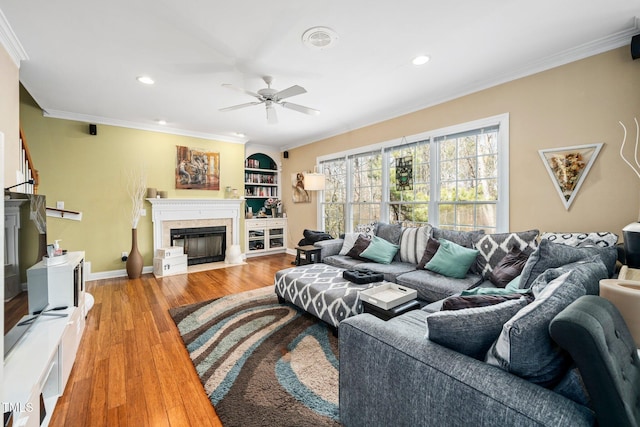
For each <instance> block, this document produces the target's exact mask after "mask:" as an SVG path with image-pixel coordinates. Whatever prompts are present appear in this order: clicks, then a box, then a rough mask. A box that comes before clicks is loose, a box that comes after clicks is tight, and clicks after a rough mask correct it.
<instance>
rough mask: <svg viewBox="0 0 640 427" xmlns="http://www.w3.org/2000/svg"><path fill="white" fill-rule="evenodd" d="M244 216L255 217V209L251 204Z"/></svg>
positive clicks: (247, 217)
mask: <svg viewBox="0 0 640 427" xmlns="http://www.w3.org/2000/svg"><path fill="white" fill-rule="evenodd" d="M244 217H245V218H246V219H252V218H253V209H252V208H251V206H248V207H247V212H246V213H245V214H244Z"/></svg>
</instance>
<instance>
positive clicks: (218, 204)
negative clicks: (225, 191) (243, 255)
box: [147, 198, 244, 253]
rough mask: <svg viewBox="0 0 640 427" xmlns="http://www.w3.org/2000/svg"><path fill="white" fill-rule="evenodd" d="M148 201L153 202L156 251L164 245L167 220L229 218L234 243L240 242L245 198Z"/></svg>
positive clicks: (154, 245) (154, 244) (154, 247)
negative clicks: (241, 213)
mask: <svg viewBox="0 0 640 427" xmlns="http://www.w3.org/2000/svg"><path fill="white" fill-rule="evenodd" d="M147 201H148V202H149V203H151V220H152V221H153V252H154V253H155V252H156V250H157V249H159V248H162V247H163V227H164V225H163V223H164V222H166V221H191V220H217V219H229V220H231V226H232V230H231V237H232V239H231V241H232V242H233V244H234V245H239V244H240V212H241V206H242V203H243V202H244V199H151V198H149V199H147ZM227 242H229V240H227ZM164 246H166V244H165V245H164Z"/></svg>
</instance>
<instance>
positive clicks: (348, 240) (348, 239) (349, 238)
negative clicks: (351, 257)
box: [339, 233, 360, 255]
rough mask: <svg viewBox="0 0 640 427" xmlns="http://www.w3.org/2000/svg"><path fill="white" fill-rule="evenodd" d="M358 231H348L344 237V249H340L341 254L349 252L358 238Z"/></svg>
mask: <svg viewBox="0 0 640 427" xmlns="http://www.w3.org/2000/svg"><path fill="white" fill-rule="evenodd" d="M358 236H360V235H359V234H358V233H346V234H345V235H344V237H343V239H344V240H343V242H342V249H340V253H339V255H346V254H348V253H349V251H350V250H351V248H352V247H353V244H354V243H355V242H356V240H358Z"/></svg>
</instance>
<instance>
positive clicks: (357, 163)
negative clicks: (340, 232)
mask: <svg viewBox="0 0 640 427" xmlns="http://www.w3.org/2000/svg"><path fill="white" fill-rule="evenodd" d="M348 165H349V167H350V168H349V169H350V172H351V173H350V174H349V176H351V177H352V182H351V187H350V189H351V191H350V192H349V193H350V196H351V197H349V198H348V200H349V202H350V203H349V205H350V208H351V209H350V215H349V217H350V221H349V223H350V224H351V225H352V227H351V229H353V228H355V227H356V226H357V225H358V224H365V223H368V222H374V221H378V220H379V219H380V218H381V215H380V206H381V203H382V201H383V200H382V153H381V152H379V151H378V152H372V153H365V154H359V155H356V156H351V157H349V162H348Z"/></svg>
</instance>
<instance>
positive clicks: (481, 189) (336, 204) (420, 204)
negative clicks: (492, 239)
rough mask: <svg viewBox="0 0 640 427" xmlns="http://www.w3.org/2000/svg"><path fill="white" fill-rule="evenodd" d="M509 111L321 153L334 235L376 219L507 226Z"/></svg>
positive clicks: (325, 211) (325, 213)
mask: <svg viewBox="0 0 640 427" xmlns="http://www.w3.org/2000/svg"><path fill="white" fill-rule="evenodd" d="M508 118H509V116H508V114H503V115H500V116H495V117H490V118H487V119H482V120H478V121H475V122H471V123H465V124H462V125H458V126H452V127H450V128H446V129H440V130H437V131H433V132H428V133H424V134H420V135H413V136H411V137H406V138H402V140H401V141H390V142H386V143H383V144H379V145H377V146H375V147H374V146H369V147H363V148H362V149H360V150H359V151H358V150H354V151H352V152H346V153H340V154H337V155H331V156H326V157H325V158H320V159H319V160H320V166H321V170H323V171H324V172H325V174H326V175H327V189H326V190H325V191H324V196H323V202H322V203H321V204H320V206H319V209H320V212H321V221H322V222H321V224H319V226H321V227H324V230H325V231H327V232H328V233H331V234H332V235H339V234H341V233H344V232H349V231H352V230H353V229H354V228H355V227H356V226H357V225H358V224H363V223H368V222H372V221H386V222H391V223H393V222H400V223H402V224H404V225H405V226H410V225H414V226H419V225H423V224H425V223H427V222H428V223H430V224H433V225H436V226H438V227H440V228H445V229H451V230H475V229H484V230H486V231H487V232H496V231H497V232H504V231H507V230H508V229H509V204H508V194H509V181H508V179H509V168H508V163H507V162H508V158H509V141H508V137H509V120H508Z"/></svg>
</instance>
